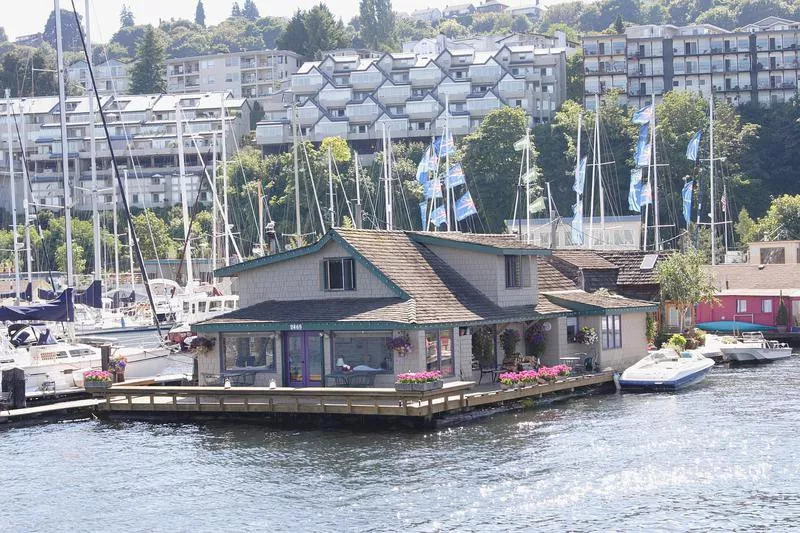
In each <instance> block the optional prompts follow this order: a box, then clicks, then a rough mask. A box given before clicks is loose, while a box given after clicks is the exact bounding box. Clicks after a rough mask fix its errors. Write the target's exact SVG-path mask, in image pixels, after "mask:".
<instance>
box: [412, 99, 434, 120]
mask: <svg viewBox="0 0 800 533" xmlns="http://www.w3.org/2000/svg"><path fill="white" fill-rule="evenodd" d="M440 111H441V106H440V105H439V102H437V101H436V100H433V99H432V98H427V99H425V100H419V101H416V102H415V101H411V100H409V101H408V102H406V114H407V115H408V116H409V117H410V118H431V117H433V116H435V115H438V114H439V112H440Z"/></svg>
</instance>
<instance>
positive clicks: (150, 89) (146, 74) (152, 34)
mask: <svg viewBox="0 0 800 533" xmlns="http://www.w3.org/2000/svg"><path fill="white" fill-rule="evenodd" d="M136 55H137V58H138V60H137V61H136V64H135V65H134V66H133V68H132V69H131V94H151V93H165V92H166V91H167V83H166V80H165V79H164V72H165V70H166V67H165V66H164V58H165V54H164V43H163V42H162V40H161V39H160V38H159V36H158V35H157V34H156V30H155V28H153V26H150V25H148V26H147V29H146V30H145V33H144V36H142V40H141V41H140V42H139V45H138V46H137V49H136Z"/></svg>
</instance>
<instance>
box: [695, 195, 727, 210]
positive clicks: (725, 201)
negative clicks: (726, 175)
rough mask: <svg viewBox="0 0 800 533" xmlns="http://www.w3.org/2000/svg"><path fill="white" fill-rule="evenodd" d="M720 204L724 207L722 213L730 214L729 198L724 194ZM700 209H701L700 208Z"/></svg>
mask: <svg viewBox="0 0 800 533" xmlns="http://www.w3.org/2000/svg"><path fill="white" fill-rule="evenodd" d="M719 203H720V205H721V206H722V212H723V213H727V212H728V198H727V197H726V196H725V195H724V194H723V195H722V198H720V199H719ZM698 209H699V208H698Z"/></svg>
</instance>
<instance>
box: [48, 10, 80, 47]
mask: <svg viewBox="0 0 800 533" xmlns="http://www.w3.org/2000/svg"><path fill="white" fill-rule="evenodd" d="M78 20H79V21H80V20H83V17H82V16H80V15H78ZM42 38H43V39H44V40H45V41H47V42H48V43H50V46H52V47H53V48H57V47H56V12H55V11H51V12H50V16H49V17H47V23H46V24H45V25H44V33H43V35H42ZM61 39H62V42H61V44H62V45H63V47H64V50H65V51H70V52H77V51H79V50H81V49H82V47H81V35H80V32H79V31H78V24H76V22H75V14H74V13H73V12H72V11H69V10H67V9H62V10H61Z"/></svg>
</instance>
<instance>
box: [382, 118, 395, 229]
mask: <svg viewBox="0 0 800 533" xmlns="http://www.w3.org/2000/svg"><path fill="white" fill-rule="evenodd" d="M391 152H392V148H391V140H390V138H389V132H388V131H386V123H385V122H384V123H383V159H384V164H385V165H386V166H385V169H386V170H385V177H386V190H385V191H384V199H385V201H386V229H387V230H390V231H391V230H393V229H394V222H393V220H392V219H393V218H394V216H393V213H392V162H391V157H392V156H391Z"/></svg>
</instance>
